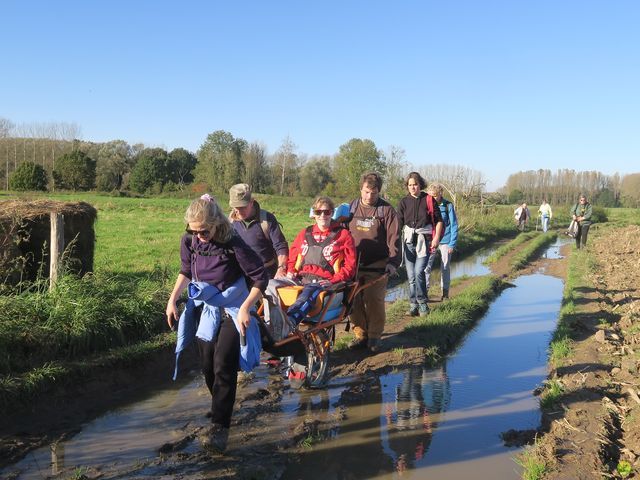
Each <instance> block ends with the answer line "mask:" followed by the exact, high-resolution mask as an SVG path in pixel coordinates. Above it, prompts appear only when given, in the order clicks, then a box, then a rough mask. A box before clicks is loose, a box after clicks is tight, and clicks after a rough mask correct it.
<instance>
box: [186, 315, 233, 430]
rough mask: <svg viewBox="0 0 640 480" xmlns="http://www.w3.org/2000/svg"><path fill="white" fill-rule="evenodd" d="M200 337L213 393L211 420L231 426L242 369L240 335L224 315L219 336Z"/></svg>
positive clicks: (202, 355) (229, 319)
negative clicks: (202, 338) (209, 339)
mask: <svg viewBox="0 0 640 480" xmlns="http://www.w3.org/2000/svg"><path fill="white" fill-rule="evenodd" d="M197 340H198V350H199V351H200V361H201V363H202V373H203V374H204V379H205V382H206V383H207V388H209V392H211V413H212V416H211V422H212V423H218V424H220V425H222V426H223V427H226V428H229V425H230V424H231V415H232V414H233V404H234V403H235V401H236V383H237V381H238V369H239V368H240V336H239V334H238V330H236V326H235V325H234V323H233V320H231V317H229V316H227V315H223V316H222V324H221V325H220V331H219V333H218V337H217V338H216V339H214V340H213V341H211V342H205V341H204V340H201V339H199V338H198V339H197Z"/></svg>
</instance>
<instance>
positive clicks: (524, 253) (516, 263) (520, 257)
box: [510, 232, 558, 270]
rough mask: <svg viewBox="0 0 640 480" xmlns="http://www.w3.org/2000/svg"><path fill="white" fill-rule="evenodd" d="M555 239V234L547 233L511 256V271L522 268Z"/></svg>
mask: <svg viewBox="0 0 640 480" xmlns="http://www.w3.org/2000/svg"><path fill="white" fill-rule="evenodd" d="M557 239H558V234H557V233H555V232H547V233H543V234H541V235H538V236H537V237H535V238H534V239H533V240H531V241H530V242H529V243H527V244H526V245H525V246H524V247H523V248H522V250H520V251H519V252H518V253H517V254H515V255H514V256H513V258H512V259H511V262H510V264H511V268H512V270H519V269H521V268H524V267H525V266H526V265H527V264H528V263H529V261H530V260H532V259H533V258H535V257H536V256H537V255H538V254H540V252H541V251H542V250H543V249H544V248H545V247H548V246H549V245H551V244H552V243H553V242H555V241H556V240H557Z"/></svg>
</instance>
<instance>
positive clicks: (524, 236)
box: [482, 232, 539, 265]
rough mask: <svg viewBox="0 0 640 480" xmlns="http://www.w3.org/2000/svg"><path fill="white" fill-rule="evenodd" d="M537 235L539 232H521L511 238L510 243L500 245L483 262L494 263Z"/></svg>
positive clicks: (486, 263)
mask: <svg viewBox="0 0 640 480" xmlns="http://www.w3.org/2000/svg"><path fill="white" fill-rule="evenodd" d="M537 235H539V233H538V232H526V233H521V234H519V235H518V236H517V237H516V238H514V239H513V240H511V241H510V242H509V243H507V244H505V245H502V246H501V247H499V248H498V249H497V250H496V251H495V252H493V253H492V254H491V255H489V256H488V257H487V258H486V259H485V260H484V262H482V263H484V264H485V265H491V264H492V263H495V262H497V261H498V260H500V259H501V258H502V257H504V256H505V255H506V254H508V253H509V252H512V251H513V250H515V249H516V248H517V247H518V246H520V245H522V244H523V243H525V242H528V241H529V240H531V239H532V238H533V237H535V236H537Z"/></svg>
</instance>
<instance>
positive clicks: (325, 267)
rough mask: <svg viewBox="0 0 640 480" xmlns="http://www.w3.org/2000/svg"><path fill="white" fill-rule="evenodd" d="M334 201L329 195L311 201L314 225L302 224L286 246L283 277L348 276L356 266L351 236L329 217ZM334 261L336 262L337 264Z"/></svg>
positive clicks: (334, 279) (327, 280)
mask: <svg viewBox="0 0 640 480" xmlns="http://www.w3.org/2000/svg"><path fill="white" fill-rule="evenodd" d="M334 210H335V205H334V203H333V200H331V199H330V198H329V197H318V198H317V199H316V200H315V201H314V202H313V217H314V218H315V222H316V223H315V225H312V226H310V227H307V228H303V229H302V230H301V231H300V233H298V236H297V237H296V239H295V240H294V241H293V244H292V245H291V248H290V249H289V261H288V262H287V277H289V278H291V279H296V280H300V282H301V283H302V284H309V283H318V284H319V285H320V286H328V285H330V284H332V283H338V282H344V281H348V280H351V279H352V278H353V276H354V274H355V270H356V248H355V244H354V242H353V237H352V236H351V233H350V232H349V230H348V229H346V228H344V227H343V226H342V224H341V223H338V222H337V221H334V220H333V219H332V215H333V212H334ZM337 265H340V266H339V268H337Z"/></svg>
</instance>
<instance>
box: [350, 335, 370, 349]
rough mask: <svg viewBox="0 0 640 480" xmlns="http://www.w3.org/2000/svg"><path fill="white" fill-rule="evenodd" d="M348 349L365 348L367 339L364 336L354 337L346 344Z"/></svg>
mask: <svg viewBox="0 0 640 480" xmlns="http://www.w3.org/2000/svg"><path fill="white" fill-rule="evenodd" d="M348 347H349V349H350V350H359V349H361V348H367V339H366V338H364V337H362V338H361V337H355V338H354V339H353V340H351V341H350V342H349V345H348Z"/></svg>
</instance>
